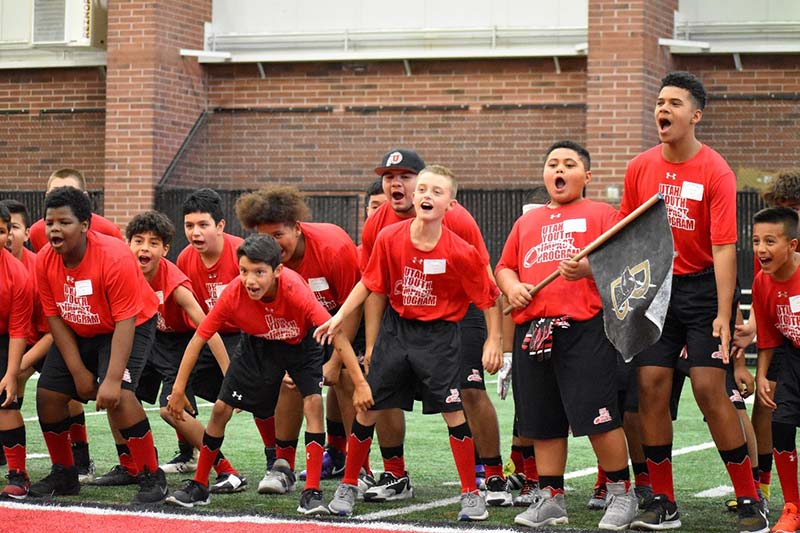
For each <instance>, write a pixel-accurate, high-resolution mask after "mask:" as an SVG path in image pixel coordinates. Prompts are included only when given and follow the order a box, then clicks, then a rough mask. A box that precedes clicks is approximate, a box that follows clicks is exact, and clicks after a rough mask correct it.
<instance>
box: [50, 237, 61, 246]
mask: <svg viewBox="0 0 800 533" xmlns="http://www.w3.org/2000/svg"><path fill="white" fill-rule="evenodd" d="M63 243H64V239H62V238H61V237H50V246H52V247H53V248H57V247H59V246H61V245H62V244H63Z"/></svg>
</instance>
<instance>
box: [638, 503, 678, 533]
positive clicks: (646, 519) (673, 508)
mask: <svg viewBox="0 0 800 533" xmlns="http://www.w3.org/2000/svg"><path fill="white" fill-rule="evenodd" d="M680 516H681V515H680V513H679V512H678V506H677V505H675V502H671V501H669V499H667V497H666V495H664V494H656V495H655V496H653V499H652V500H650V503H648V504H647V507H645V509H644V511H642V512H640V513H639V514H638V515H636V518H634V519H633V522H631V526H630V527H631V529H644V530H648V531H660V530H662V529H677V528H679V527H681V518H680Z"/></svg>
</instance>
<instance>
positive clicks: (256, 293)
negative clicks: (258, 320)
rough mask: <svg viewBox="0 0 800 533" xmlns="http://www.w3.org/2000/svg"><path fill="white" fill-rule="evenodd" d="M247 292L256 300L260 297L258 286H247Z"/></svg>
mask: <svg viewBox="0 0 800 533" xmlns="http://www.w3.org/2000/svg"><path fill="white" fill-rule="evenodd" d="M247 294H248V296H250V298H252V299H254V300H257V299H258V298H260V297H261V288H260V287H247Z"/></svg>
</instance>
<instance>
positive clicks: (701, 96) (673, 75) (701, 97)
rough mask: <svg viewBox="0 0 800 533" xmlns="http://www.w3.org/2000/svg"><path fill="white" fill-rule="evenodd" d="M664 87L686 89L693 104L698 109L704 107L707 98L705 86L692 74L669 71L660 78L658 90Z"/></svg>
mask: <svg viewBox="0 0 800 533" xmlns="http://www.w3.org/2000/svg"><path fill="white" fill-rule="evenodd" d="M664 87H678V88H680V89H686V90H687V91H689V94H690V95H692V99H693V100H694V103H695V105H696V106H697V107H698V108H700V109H705V107H706V100H707V99H708V95H707V94H706V88H705V87H703V83H702V82H701V81H700V80H699V79H697V76H695V75H694V74H691V73H689V72H684V71H676V72H670V73H669V74H667V75H666V76H664V77H663V78H661V87H660V88H659V89H658V90H659V91H660V90H661V89H663V88H664Z"/></svg>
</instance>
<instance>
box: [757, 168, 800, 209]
mask: <svg viewBox="0 0 800 533" xmlns="http://www.w3.org/2000/svg"><path fill="white" fill-rule="evenodd" d="M762 196H763V197H764V201H765V202H767V203H768V204H771V205H777V204H779V203H781V202H792V203H795V202H800V170H786V171H783V172H781V173H779V174H778V175H777V176H775V177H774V178H773V179H772V180H770V182H769V183H768V184H767V188H766V189H765V190H764V194H763V195H762Z"/></svg>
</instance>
